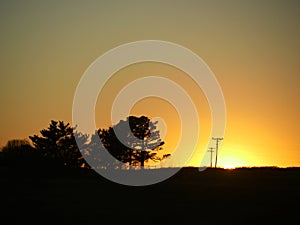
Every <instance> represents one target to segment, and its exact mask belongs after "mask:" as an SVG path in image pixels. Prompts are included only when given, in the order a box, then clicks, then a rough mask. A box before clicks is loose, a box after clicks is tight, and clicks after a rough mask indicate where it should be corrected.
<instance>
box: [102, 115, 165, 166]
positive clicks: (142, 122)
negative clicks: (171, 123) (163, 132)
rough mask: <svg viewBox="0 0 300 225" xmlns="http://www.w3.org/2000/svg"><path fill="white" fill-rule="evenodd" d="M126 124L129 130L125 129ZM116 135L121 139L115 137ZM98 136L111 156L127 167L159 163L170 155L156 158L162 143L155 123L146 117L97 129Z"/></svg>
mask: <svg viewBox="0 0 300 225" xmlns="http://www.w3.org/2000/svg"><path fill="white" fill-rule="evenodd" d="M128 123H129V127H130V130H128V129H127V127H128ZM115 131H117V132H115ZM116 133H118V134H121V136H122V137H117V135H116ZM98 135H99V137H100V140H101V141H102V143H103V145H104V147H105V148H106V149H107V150H108V151H109V153H110V154H111V155H112V156H114V157H115V158H116V159H118V160H120V161H121V162H123V163H127V164H129V165H139V166H141V167H142V168H143V166H144V165H145V162H147V161H148V160H152V161H160V160H163V159H164V158H166V157H168V156H169V155H170V154H165V155H163V156H162V157H159V156H158V151H159V150H162V147H161V146H162V145H163V144H164V142H163V141H162V140H161V138H160V132H159V130H158V129H157V122H152V121H150V119H149V118H148V117H146V116H141V117H136V116H129V117H127V119H126V120H125V121H123V120H121V121H120V122H119V123H118V124H117V125H115V126H114V127H110V128H108V129H99V130H98ZM120 138H121V140H120ZM124 142H125V143H124Z"/></svg>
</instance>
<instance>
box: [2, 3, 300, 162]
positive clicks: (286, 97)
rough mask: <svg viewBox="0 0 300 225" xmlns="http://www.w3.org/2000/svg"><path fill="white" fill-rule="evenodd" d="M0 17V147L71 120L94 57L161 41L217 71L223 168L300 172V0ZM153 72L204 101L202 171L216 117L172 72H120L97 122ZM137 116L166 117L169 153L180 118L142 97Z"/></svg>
mask: <svg viewBox="0 0 300 225" xmlns="http://www.w3.org/2000/svg"><path fill="white" fill-rule="evenodd" d="M0 11H1V13H0V17H1V19H0V28H1V35H0V47H1V51H0V59H1V61H0V63H1V66H0V93H1V94H0V105H1V117H0V146H3V145H5V144H6V142H7V141H8V140H10V139H14V138H27V137H28V136H29V135H32V134H36V133H38V132H39V130H41V129H43V128H45V127H47V125H48V123H49V121H50V120H51V119H56V120H64V121H68V122H71V120H72V103H73V96H74V92H75V89H76V86H77V84H78V82H79V80H80V78H81V76H82V74H83V73H84V71H85V70H86V69H87V67H88V66H89V65H90V64H91V63H92V62H93V61H94V60H95V59H96V58H97V57H98V56H100V55H101V54H103V53H104V52H106V51H108V50H110V49H111V48H114V47H116V46H118V45H120V44H124V43H128V42H131V41H137V40H145V39H156V40H165V41H170V42H174V43H177V44H180V45H183V46H185V47H187V48H189V49H191V50H192V51H193V52H195V53H196V54H198V55H199V56H200V57H201V58H202V59H203V60H204V61H205V62H206V63H207V64H208V66H209V67H210V68H211V70H212V71H213V72H214V74H215V75H216V77H217V79H218V81H219V83H220V86H221V88H222V90H223V94H224V98H225V102H226V107H227V128H226V133H225V136H224V141H223V143H222V147H221V149H220V155H219V165H220V166H231V165H233V166H282V167H286V166H300V144H299V127H300V119H299V112H300V101H299V97H300V88H299V86H300V64H299V58H300V42H299V40H300V29H299V27H300V2H299V1H292V0H290V1H258V0H255V1H233V0H230V1H221V0H220V1H214V0H213V1H176V0H175V1H147V2H145V1H126V2H125V1H86V2H84V1H60V2H54V1H43V2H42V1H26V2H20V1H6V2H4V1H2V2H1V3H0ZM151 73H157V74H158V73H159V75H161V76H165V77H168V78H170V79H172V80H174V81H176V82H178V83H180V84H181V85H182V86H183V87H185V88H186V89H187V91H188V92H189V94H190V95H191V96H192V98H193V99H197V100H199V103H197V104H196V106H197V109H198V110H199V112H200V113H199V119H200V122H202V123H201V131H202V130H203V133H201V137H200V138H201V140H200V143H199V148H198V149H199V150H197V152H196V153H195V155H194V157H193V158H192V160H191V161H190V163H189V164H188V165H193V166H197V165H199V161H200V156H201V154H202V153H203V152H205V151H206V149H204V146H205V138H206V137H207V135H208V134H209V129H210V123H209V120H207V118H209V115H210V112H209V108H208V105H207V102H206V99H205V98H204V96H203V94H202V92H201V90H198V89H197V87H195V86H194V85H193V83H192V82H190V81H188V78H187V77H186V76H184V74H180V71H177V70H176V69H175V68H171V67H169V66H165V65H158V64H155V63H152V64H151V63H145V64H141V65H139V64H137V65H132V66H130V67H128V68H124V69H123V70H121V71H119V72H118V73H117V74H115V76H114V78H112V79H111V84H107V86H106V90H104V92H103V93H102V95H104V98H103V99H105V100H101V98H102V97H101V96H99V99H98V103H97V107H96V121H97V125H99V126H104V127H106V126H108V125H109V122H108V121H107V115H108V113H109V107H104V106H105V105H109V102H110V101H111V100H112V96H113V95H114V94H116V92H117V90H118V88H121V87H122V85H124V84H126V82H129V81H130V79H134V78H136V77H139V76H143V75H153V74H151ZM118 77H119V78H118ZM122 77H123V78H122ZM106 93H107V94H106ZM158 103H159V104H162V105H163V107H161V108H157V107H156V106H157V105H158ZM151 105H154V106H153V107H152V106H151ZM145 106H149V108H147V107H145ZM132 113H134V114H142V113H143V114H147V115H149V116H151V117H152V116H155V115H157V114H161V115H162V116H163V115H166V114H168V116H167V119H166V124H167V125H168V133H167V136H166V146H165V150H166V151H172V149H173V147H174V145H175V144H176V139H177V135H178V133H177V129H178V118H177V119H176V112H174V109H172V107H171V106H170V105H168V104H167V103H163V102H161V100H159V99H145V100H144V101H142V102H140V103H138V104H137V105H136V106H135V107H134V109H133V110H132ZM102 114H103V115H102ZM202 124H203V127H202ZM169 126H170V128H169ZM172 130H174V131H172ZM202 139H203V142H202ZM167 141H168V142H167ZM170 164H171V165H174V164H175V165H176V162H170Z"/></svg>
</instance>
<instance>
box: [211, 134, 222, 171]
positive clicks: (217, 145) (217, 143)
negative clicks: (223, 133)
mask: <svg viewBox="0 0 300 225" xmlns="http://www.w3.org/2000/svg"><path fill="white" fill-rule="evenodd" d="M212 139H213V140H215V141H216V161H215V168H216V167H217V162H218V150H219V142H220V141H222V140H223V139H224V138H214V137H213V138H212Z"/></svg>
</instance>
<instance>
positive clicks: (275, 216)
mask: <svg viewBox="0 0 300 225" xmlns="http://www.w3.org/2000/svg"><path fill="white" fill-rule="evenodd" d="M0 175H1V180H0V185H1V186H0V188H1V189H0V190H1V212H0V213H1V219H0V224H30V225H32V224H182V225H184V224H232V225H233V224H297V225H298V224H300V169H297V168H290V169H275V168H252V169H236V170H222V169H207V170H205V171H203V172H198V169H193V168H185V169H182V170H181V171H180V172H179V173H177V174H176V175H174V176H173V177H171V178H169V179H168V180H166V181H164V182H162V183H159V184H155V185H151V186H144V187H130V186H123V185H119V184H115V183H112V182H110V181H107V180H106V179H104V178H102V177H101V176H100V175H97V174H95V173H93V172H87V171H73V170H61V171H52V172H45V171H34V170H22V169H13V170H12V169H8V168H1V171H0Z"/></svg>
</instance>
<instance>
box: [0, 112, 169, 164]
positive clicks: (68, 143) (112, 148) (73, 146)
mask: <svg viewBox="0 0 300 225" xmlns="http://www.w3.org/2000/svg"><path fill="white" fill-rule="evenodd" d="M128 124H129V127H130V130H128V129H126V128H127V127H128ZM74 130H75V129H74V127H72V126H71V125H70V124H69V123H65V122H64V121H55V120H51V121H50V123H49V126H48V127H47V128H46V129H42V130H41V131H40V133H39V134H35V135H33V136H29V140H10V141H8V142H7V144H6V145H5V146H4V147H3V148H2V150H1V158H0V159H2V162H3V163H12V162H14V163H16V164H19V165H20V164H21V165H26V164H35V163H43V164H55V165H59V166H64V167H71V168H92V167H95V166H97V167H100V168H103V169H107V168H121V167H124V166H127V167H128V166H137V167H143V166H144V165H145V162H148V161H161V160H163V159H165V158H167V157H169V156H170V154H164V155H162V156H159V154H158V153H159V152H160V151H161V150H163V148H162V146H163V145H164V141H162V140H161V138H160V131H159V130H158V129H157V122H152V121H150V119H149V118H148V117H146V116H141V117H136V116H129V117H127V118H126V120H121V121H120V122H119V123H118V124H116V125H114V126H112V127H109V128H107V129H98V130H96V131H95V133H94V134H93V135H92V136H91V137H89V136H88V135H86V134H82V133H78V132H74ZM115 131H118V134H121V136H122V137H121V139H122V140H120V137H119V136H118V137H117V135H116V132H115ZM75 136H76V138H75ZM95 139H98V140H100V141H101V143H102V144H100V145H99V144H98V145H97V146H95V145H96V144H97V143H99V142H95V141H94V140H95ZM76 141H77V142H76ZM78 142H80V146H81V147H80V149H79V148H78ZM103 151H108V152H109V153H110V154H111V155H112V156H113V157H114V158H115V160H114V161H113V162H111V161H110V162H107V161H106V160H105V159H104V158H103V157H101V156H102V154H101V153H103ZM86 158H88V159H89V160H88V161H89V162H92V165H89V164H88V163H87V161H86V160H85V159H86ZM120 162H122V163H120Z"/></svg>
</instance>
